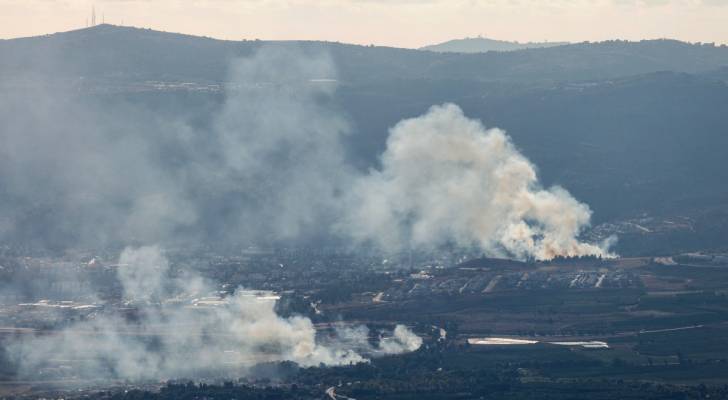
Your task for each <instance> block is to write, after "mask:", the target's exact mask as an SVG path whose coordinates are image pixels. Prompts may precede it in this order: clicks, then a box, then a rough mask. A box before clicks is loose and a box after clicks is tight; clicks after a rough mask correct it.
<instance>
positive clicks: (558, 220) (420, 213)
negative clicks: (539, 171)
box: [345, 104, 608, 260]
mask: <svg viewBox="0 0 728 400" xmlns="http://www.w3.org/2000/svg"><path fill="white" fill-rule="evenodd" d="M381 162H382V167H381V169H379V170H372V171H371V172H370V174H369V175H367V176H364V177H361V178H360V179H358V180H357V182H356V183H355V185H354V188H353V190H352V193H351V196H350V199H349V201H350V204H351V206H350V207H349V210H351V211H352V213H351V214H350V215H348V217H347V220H346V224H345V226H346V227H348V228H350V229H348V232H349V233H350V234H351V235H352V236H353V237H354V238H355V239H356V240H359V241H370V242H374V243H375V244H377V245H378V246H380V247H382V248H385V249H390V250H396V249H402V248H415V249H423V248H433V247H437V246H443V245H456V246H458V247H464V248H473V247H475V248H478V249H481V250H482V251H484V252H486V253H488V254H498V255H506V256H512V257H517V258H536V259H542V260H544V259H551V258H553V257H555V256H581V255H598V256H607V255H608V253H607V250H606V249H605V248H602V247H600V246H597V245H594V244H588V243H583V242H580V241H579V240H578V235H579V233H580V232H581V230H582V229H583V228H584V227H586V226H588V224H589V219H590V217H591V210H590V209H589V207H588V206H587V205H585V204H583V203H580V202H578V201H577V200H576V199H574V198H573V197H572V196H571V195H570V194H569V193H568V192H567V191H566V190H564V189H562V188H560V187H553V188H550V189H542V188H541V187H540V186H539V184H538V179H537V175H536V169H535V167H534V166H533V165H532V164H531V163H530V162H529V161H528V160H527V159H526V158H525V157H523V155H521V154H520V153H519V152H518V150H517V149H516V148H515V146H514V145H513V144H512V143H511V141H510V138H509V137H508V136H506V134H505V133H504V132H503V131H502V130H499V129H488V130H487V129H485V128H484V127H483V126H482V124H481V123H480V122H479V121H475V120H471V119H468V118H467V117H465V116H464V115H463V112H462V110H460V108H459V107H458V106H456V105H454V104H445V105H442V106H435V107H432V108H431V109H430V110H429V111H428V112H427V113H426V114H425V115H423V116H421V117H418V118H413V119H408V120H404V121H402V122H400V123H399V124H397V125H396V126H395V127H394V128H392V130H391V132H390V136H389V139H388V140H387V149H386V151H385V152H384V154H382V157H381Z"/></svg>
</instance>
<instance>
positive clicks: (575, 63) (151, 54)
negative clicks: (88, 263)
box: [0, 24, 728, 83]
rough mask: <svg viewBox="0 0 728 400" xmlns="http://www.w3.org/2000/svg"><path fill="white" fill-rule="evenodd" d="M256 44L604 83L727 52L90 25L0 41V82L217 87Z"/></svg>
mask: <svg viewBox="0 0 728 400" xmlns="http://www.w3.org/2000/svg"><path fill="white" fill-rule="evenodd" d="M261 46H278V47H290V46H295V47H297V48H299V49H302V50H303V51H306V52H327V53H329V54H330V55H331V57H332V58H333V59H334V60H335V61H336V64H337V66H338V68H339V73H340V75H341V76H340V79H341V80H344V81H349V82H363V81H365V82H366V81H372V80H383V79H467V80H478V81H490V82H492V81H514V82H521V83H523V82H543V81H564V80H569V81H572V80H594V79H609V78H615V77H620V76H626V75H636V74H645V73H650V72H656V71H676V72H689V73H693V72H704V71H710V70H714V69H717V68H719V67H722V66H725V65H728V47H725V46H723V47H715V46H712V45H694V44H687V43H683V42H678V41H672V40H655V41H642V42H622V41H612V42H602V43H579V44H573V45H567V46H558V47H551V48H540V49H529V50H524V51H518V52H488V53H482V54H454V53H442V54H441V53H435V52H425V51H418V50H408V49H398V48H389V47H365V46H356V45H347V44H341V43H329V42H265V41H242V42H233V41H221V40H214V39H209V38H203V37H195V36H189V35H181V34H173V33H166V32H158V31H152V30H147V29H138V28H129V27H118V26H113V25H108V24H107V25H98V26H95V27H92V28H87V29H81V30H77V31H71V32H65V33H57V34H53V35H47V36H40V37H32V38H23V39H12V40H3V41H0V77H1V79H2V80H3V81H6V80H8V79H10V80H18V79H21V78H25V79H45V78H49V77H53V79H56V80H58V79H78V78H79V77H84V78H86V79H114V80H171V81H175V80H183V81H196V82H219V81H223V80H225V79H226V71H227V67H228V64H229V62H230V60H231V59H233V58H236V57H244V56H246V55H249V54H251V53H252V52H253V51H255V49H257V48H260V47H261Z"/></svg>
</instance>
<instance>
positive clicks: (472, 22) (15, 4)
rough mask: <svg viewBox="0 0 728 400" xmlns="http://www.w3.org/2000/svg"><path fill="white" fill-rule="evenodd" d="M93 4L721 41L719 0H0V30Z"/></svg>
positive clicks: (323, 22) (199, 27)
mask: <svg viewBox="0 0 728 400" xmlns="http://www.w3.org/2000/svg"><path fill="white" fill-rule="evenodd" d="M92 6H94V7H95V9H96V13H97V22H100V21H101V20H102V19H104V20H105V22H107V23H111V24H115V25H122V24H123V25H128V26H136V27H144V28H152V29H156V30H163V31H170V32H182V33H188V34H193V35H200V36H210V37H215V38H220V39H229V40H242V39H269V40H284V39H301V40H327V41H340V42H346V43H356V44H364V45H368V44H375V45H387V46H396V47H411V48H416V47H421V46H424V45H428V44H433V43H439V42H443V41H446V40H450V39H455V38H463V37H476V36H479V35H482V36H485V37H489V38H494V39H502V40H516V41H521V42H527V41H571V42H580V41H601V40H608V39H627V40H639V39H654V38H674V39H680V40H685V41H689V42H715V43H728V0H0V38H3V39H8V38H15V37H25V36H36V35H42V34H47V33H54V32H61V31H67V30H73V29H79V28H83V27H84V26H85V25H86V24H87V21H88V20H89V19H90V14H91V8H92Z"/></svg>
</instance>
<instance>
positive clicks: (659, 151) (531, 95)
mask: <svg viewBox="0 0 728 400" xmlns="http://www.w3.org/2000/svg"><path fill="white" fill-rule="evenodd" d="M262 46H273V47H280V48H287V47H290V48H296V49H298V51H299V52H304V53H306V52H310V53H315V54H326V55H327V56H330V57H331V58H332V59H333V61H334V63H335V65H336V68H337V72H336V73H335V74H334V75H336V76H311V77H310V78H311V79H317V78H325V79H332V78H335V79H337V80H338V81H339V82H340V85H339V86H338V90H337V92H336V96H335V98H334V101H335V102H337V104H336V107H337V109H338V110H340V111H342V114H343V115H345V117H346V119H347V121H348V122H350V123H351V128H352V134H351V135H347V136H346V138H345V141H346V143H345V148H344V151H346V153H347V154H346V157H347V158H348V159H349V161H351V162H352V164H353V165H355V166H356V167H357V168H360V169H362V170H367V169H369V168H372V167H376V166H377V164H378V163H379V160H380V159H379V156H380V155H381V154H382V151H383V150H384V148H385V143H386V139H387V136H388V129H389V128H390V127H392V126H393V125H394V124H396V123H397V122H399V121H400V120H402V119H403V118H409V117H414V116H417V115H421V114H422V113H424V112H425V111H426V110H427V109H428V108H429V107H430V106H432V105H434V104H442V103H444V102H453V103H456V104H458V105H460V106H461V107H462V108H463V110H464V111H465V113H466V114H467V115H468V116H469V117H472V118H477V119H479V120H481V121H483V123H484V124H485V125H486V126H488V127H494V126H496V127H500V128H503V129H505V130H506V131H507V132H508V134H509V135H510V136H511V137H512V138H513V142H514V143H515V145H516V146H517V147H518V148H519V149H520V150H521V151H522V152H523V153H524V154H525V155H526V156H527V157H528V158H529V159H530V160H531V161H533V163H534V164H535V165H536V166H537V167H538V173H539V176H540V178H541V182H542V183H543V184H544V185H545V186H550V185H561V186H563V187H565V188H566V189H568V190H569V191H570V192H572V193H573V194H574V195H575V196H576V197H577V198H578V199H579V200H581V201H584V202H586V203H588V204H589V205H590V207H591V208H592V210H593V211H594V216H593V221H595V223H596V224H598V223H602V222H609V223H616V224H617V225H618V227H619V226H627V227H629V226H635V224H636V223H637V222H635V221H637V220H636V218H637V219H639V221H638V222H639V223H638V225H639V226H642V227H646V229H647V230H648V231H649V232H650V233H649V235H648V234H646V233H644V232H645V231H644V230H640V232H638V235H640V238H641V237H642V236H649V237H650V238H652V237H657V239H655V240H656V242H654V243H653V244H654V246H653V244H650V245H649V246H652V247H650V249H652V250H654V251H661V249H665V248H669V249H670V251H673V250H675V247H674V244H675V243H679V244H680V245H682V246H684V247H682V248H680V249H681V250H690V249H700V248H702V247H705V246H706V244H707V245H712V244H717V245H718V246H723V247H725V246H726V244H725V242H724V241H723V240H722V239H721V238H724V237H726V235H728V168H727V167H726V149H728V119H726V117H725V116H726V115H727V114H728V84H727V82H728V48H727V47H725V46H713V45H697V44H688V43H683V42H678V41H672V40H657V41H642V42H623V41H612V42H603V43H580V44H571V45H566V46H558V47H551V48H540V49H527V50H519V51H514V52H489V53H483V54H456V53H447V54H445V53H436V52H430V51H421V50H410V49H398V48H389V47H368V46H356V45H348V44H341V43H330V42H264V41H221V40H215V39H210V38H202V37H194V36H188V35H181V34H173V33H165V32H158V31H152V30H147V29H137V28H129V27H117V26H112V25H100V26H96V27H93V28H88V29H82V30H78V31H72V32H66V33H59V34H54V35H47V36H41V37H33V38H24V39H12V40H3V41H0V91H2V92H0V93H3V94H4V96H0V119H2V121H4V124H3V125H4V126H3V127H2V128H0V132H2V131H1V129H5V131H6V132H12V130H11V128H10V127H12V126H15V127H23V129H26V128H27V127H28V126H34V124H36V122H37V121H36V119H35V117H33V114H31V113H28V112H27V110H29V109H38V107H39V105H43V104H46V103H48V102H49V101H50V100H48V99H49V96H48V93H49V92H52V93H55V94H56V95H57V96H58V97H54V98H60V99H63V100H64V101H65V100H66V99H67V98H68V97H69V96H71V95H74V94H75V95H76V96H77V97H79V98H80V99H76V100H79V102H81V103H83V102H88V103H90V104H94V105H98V106H99V107H101V108H103V109H104V110H107V111H109V110H110V111H109V112H112V111H113V112H116V111H115V110H125V111H124V113H125V114H124V115H125V117H126V118H128V120H129V121H135V123H139V124H141V122H139V121H146V119H145V116H149V115H154V119H155V120H156V119H164V120H169V121H179V122H180V123H182V124H185V125H190V126H194V128H195V130H196V131H199V132H205V129H206V127H209V126H211V124H214V119H215V117H216V115H218V114H219V109H220V106H221V104H222V103H223V101H224V95H223V93H222V91H221V88H222V87H224V86H223V85H218V84H220V83H224V82H225V81H226V80H227V79H229V76H228V74H229V72H228V68H229V65H230V63H231V60H233V59H236V58H239V57H244V56H246V55H250V54H253V53H254V52H255V51H256V49H258V48H260V47H262ZM149 81H154V82H160V81H161V82H172V83H175V82H176V83H191V84H192V85H191V86H185V85H174V84H173V85H164V84H161V85H156V84H154V83H153V84H149ZM208 84H211V85H212V86H210V87H211V88H212V89H211V90H188V89H185V88H189V87H192V88H200V87H201V88H203V89H204V88H206V87H208V86H206V85H208ZM195 85H198V86H195ZM34 87H35V88H37V87H40V88H46V89H48V88H51V89H55V88H59V89H60V90H58V91H56V90H45V91H43V90H41V91H34V90H30V88H34ZM68 88H71V89H72V90H68ZM86 89H89V90H86ZM34 93H37V94H34ZM25 94H28V95H25ZM34 96H35V97H34ZM38 96H41V97H38ZM39 100H43V101H42V102H39ZM84 104H85V103H84ZM46 106H48V104H46ZM102 106H103V107H102ZM39 112H40V111H39ZM18 129H19V128H18ZM8 134H10V133H8ZM157 134H158V135H159V136H160V138H159V141H160V143H164V140H166V139H164V138H163V137H162V136H163V135H161V134H159V132H157ZM167 139H169V138H167ZM163 147H164V148H165V149H166V150H165V153H164V155H163V157H162V158H163V159H164V160H166V161H169V162H170V163H173V161H174V160H177V159H178V158H179V157H178V155H176V154H175V153H174V148H173V147H169V146H163ZM170 160H171V161H170ZM2 183H3V182H1V181H0V195H3V184H2ZM47 198H48V203H49V204H45V203H43V201H45V200H43V201H41V200H42V199H34V200H33V201H37V202H40V203H41V204H40V205H34V206H33V207H35V208H37V209H38V210H40V211H37V212H35V213H29V214H28V215H32V216H33V218H37V219H38V221H35V220H33V221H30V222H28V223H25V224H19V225H17V226H15V227H14V229H16V230H23V231H22V232H20V231H18V232H15V231H14V232H13V235H14V236H15V237H20V238H29V239H35V238H38V237H42V236H43V235H46V234H47V232H52V230H51V229H49V227H52V226H53V224H52V223H51V222H49V221H50V218H47V216H48V215H52V214H53V211H52V210H54V207H56V206H57V204H56V203H54V202H52V201H51V199H53V198H54V195H50V194H49V195H48V196H47ZM3 201H9V200H8V198H7V197H4V198H3ZM15 201H16V202H17V203H18V204H30V203H28V201H26V200H25V199H16V200H15ZM33 204H35V203H33ZM43 207H45V208H43ZM49 210H50V211H49ZM645 218H647V219H645ZM661 218H662V219H661ZM663 220H664V221H667V222H665V223H662V222H661V221H663ZM678 220H679V221H683V222H680V223H675V221H678ZM625 221H627V222H625ZM685 221H687V222H685ZM619 224H622V225H619ZM624 224H626V225H624ZM646 224H647V225H646ZM649 224H652V225H649ZM615 226H616V225H615ZM675 227H677V228H675ZM678 228H679V229H678ZM620 229H621V228H620ZM676 229H677V230H676ZM674 232H677V236H674V235H673V236H670V235H672V234H673V233H674ZM48 235H50V234H48ZM660 235H662V236H660ZM51 236H52V235H51ZM59 236H62V235H55V236H54V237H59ZM620 237H621V238H625V235H624V234H620ZM637 239H639V238H637ZM637 239H634V240H633V239H624V240H622V241H621V242H620V243H624V244H625V245H626V244H630V245H633V248H632V249H631V250H630V252H631V253H633V254H644V253H645V251H646V250H645V249H647V247H645V246H643V245H641V244H639V245H634V244H635V243H639V240H637ZM650 240H652V239H650ZM651 243H652V242H651ZM655 243H657V244H655ZM663 244H667V247H665V246H663ZM620 246H621V244H620ZM618 250H619V251H620V252H621V251H622V250H620V249H618ZM622 254H629V253H622Z"/></svg>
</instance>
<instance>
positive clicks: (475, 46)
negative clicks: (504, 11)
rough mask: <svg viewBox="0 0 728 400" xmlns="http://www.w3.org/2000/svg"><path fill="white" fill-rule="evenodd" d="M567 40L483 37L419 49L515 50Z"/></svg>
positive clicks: (444, 50)
mask: <svg viewBox="0 0 728 400" xmlns="http://www.w3.org/2000/svg"><path fill="white" fill-rule="evenodd" d="M567 44H569V43H568V42H528V43H519V42H509V41H505V40H495V39H488V38H484V37H477V38H465V39H453V40H448V41H446V42H442V43H438V44H432V45H429V46H424V47H422V48H420V50H426V51H434V52H438V53H486V52H488V51H515V50H524V49H537V48H543V47H554V46H564V45H567Z"/></svg>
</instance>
